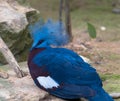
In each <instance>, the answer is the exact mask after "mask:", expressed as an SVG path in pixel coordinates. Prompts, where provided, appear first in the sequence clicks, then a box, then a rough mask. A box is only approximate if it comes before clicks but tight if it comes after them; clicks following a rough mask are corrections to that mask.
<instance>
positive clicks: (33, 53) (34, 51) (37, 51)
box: [28, 48, 46, 63]
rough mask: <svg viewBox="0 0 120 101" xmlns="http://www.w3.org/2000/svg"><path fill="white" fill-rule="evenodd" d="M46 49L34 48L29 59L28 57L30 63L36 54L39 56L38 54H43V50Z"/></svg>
mask: <svg viewBox="0 0 120 101" xmlns="http://www.w3.org/2000/svg"><path fill="white" fill-rule="evenodd" d="M45 49H46V48H34V49H33V50H31V51H30V53H29V57H28V59H29V60H28V63H30V62H31V60H32V59H33V57H34V56H35V55H36V54H38V53H40V52H42V51H43V50H45Z"/></svg>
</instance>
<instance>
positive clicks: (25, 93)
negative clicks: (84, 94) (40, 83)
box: [0, 62, 85, 101]
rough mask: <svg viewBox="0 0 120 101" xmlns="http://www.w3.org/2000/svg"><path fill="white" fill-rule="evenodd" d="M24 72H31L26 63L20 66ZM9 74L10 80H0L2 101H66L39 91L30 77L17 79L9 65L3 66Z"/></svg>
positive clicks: (0, 99) (0, 97)
mask: <svg viewBox="0 0 120 101" xmlns="http://www.w3.org/2000/svg"><path fill="white" fill-rule="evenodd" d="M20 66H21V67H22V70H24V71H25V72H27V73H28V72H29V71H28V68H27V64H26V62H23V63H21V64H20ZM0 68H2V69H4V70H5V71H6V73H8V74H9V78H8V79H3V78H0V101H65V100H62V99H59V98H56V97H54V96H52V95H49V94H48V93H47V92H45V91H43V90H41V89H39V88H38V87H37V86H36V85H35V84H34V82H33V80H32V79H31V76H30V75H29V73H28V75H27V76H25V77H23V78H17V77H16V76H15V73H14V71H13V70H11V69H9V67H8V65H5V66H1V67H0ZM81 101H85V100H81Z"/></svg>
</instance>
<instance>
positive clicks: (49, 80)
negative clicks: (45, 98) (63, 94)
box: [37, 76, 59, 89]
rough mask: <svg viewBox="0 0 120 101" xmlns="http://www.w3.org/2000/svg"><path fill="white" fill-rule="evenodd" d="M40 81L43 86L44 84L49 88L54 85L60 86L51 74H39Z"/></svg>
mask: <svg viewBox="0 0 120 101" xmlns="http://www.w3.org/2000/svg"><path fill="white" fill-rule="evenodd" d="M37 80H38V82H39V83H40V85H41V86H43V87H44V88H46V89H48V88H53V87H56V88H57V87H58V86H59V84H58V83H57V82H56V81H55V80H53V79H52V78H51V77H50V76H47V77H45V76H39V77H37Z"/></svg>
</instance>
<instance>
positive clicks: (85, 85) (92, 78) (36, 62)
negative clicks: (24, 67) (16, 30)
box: [28, 19, 114, 101]
mask: <svg viewBox="0 0 120 101" xmlns="http://www.w3.org/2000/svg"><path fill="white" fill-rule="evenodd" d="M29 31H30V34H31V38H32V39H33V44H32V46H31V48H30V52H29V56H28V68H29V72H30V75H31V77H32V79H33V81H34V83H35V84H36V86H37V87H39V88H40V89H42V90H44V91H46V92H48V93H49V94H50V95H53V96H56V97H58V98H61V99H66V100H68V101H70V100H74V99H80V98H86V99H88V101H114V100H113V99H112V97H111V96H110V95H109V94H108V93H107V92H106V91H105V90H104V89H103V84H102V80H101V78H100V76H99V74H98V73H97V71H96V69H95V68H94V67H92V66H91V64H89V63H87V62H86V61H84V59H83V58H82V57H81V56H79V55H78V54H77V53H76V52H74V51H73V50H70V49H67V48H64V47H63V46H64V45H66V44H68V43H69V35H68V33H67V32H66V29H65V26H64V23H63V22H61V21H53V20H52V19H48V20H47V21H46V22H44V23H43V22H42V21H41V20H39V21H37V22H36V23H34V24H32V25H30V26H29Z"/></svg>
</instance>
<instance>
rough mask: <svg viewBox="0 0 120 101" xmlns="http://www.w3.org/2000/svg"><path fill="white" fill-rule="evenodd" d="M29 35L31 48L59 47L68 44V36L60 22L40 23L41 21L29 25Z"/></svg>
mask: <svg viewBox="0 0 120 101" xmlns="http://www.w3.org/2000/svg"><path fill="white" fill-rule="evenodd" d="M29 29H30V34H31V37H32V39H33V45H32V49H33V48H41V47H50V46H61V45H65V44H67V43H68V42H69V37H68V34H67V33H66V30H65V27H64V25H63V23H62V22H60V21H58V22H53V21H52V20H50V19H49V20H48V21H46V23H44V24H43V23H41V21H38V22H36V23H35V24H33V25H30V27H29Z"/></svg>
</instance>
